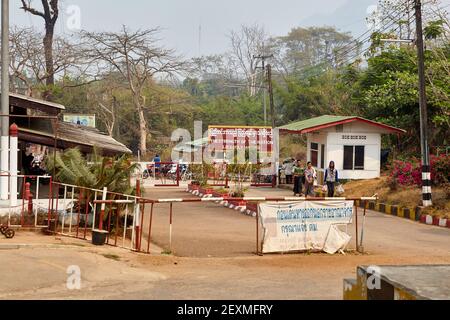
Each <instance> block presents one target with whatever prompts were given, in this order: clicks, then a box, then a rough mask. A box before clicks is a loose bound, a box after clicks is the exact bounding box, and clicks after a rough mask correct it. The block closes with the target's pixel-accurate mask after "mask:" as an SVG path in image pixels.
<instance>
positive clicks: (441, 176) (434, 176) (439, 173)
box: [430, 155, 450, 184]
mask: <svg viewBox="0 0 450 320" xmlns="http://www.w3.org/2000/svg"><path fill="white" fill-rule="evenodd" d="M430 163H431V180H432V181H433V182H434V183H435V184H444V183H447V182H450V155H448V156H447V155H441V156H431V159H430Z"/></svg>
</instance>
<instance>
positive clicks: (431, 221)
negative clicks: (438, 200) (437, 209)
mask: <svg viewBox="0 0 450 320" xmlns="http://www.w3.org/2000/svg"><path fill="white" fill-rule="evenodd" d="M420 222H422V223H425V224H428V225H433V226H438V227H444V228H450V219H443V218H438V217H433V216H431V215H429V214H427V215H423V216H422V218H421V219H420Z"/></svg>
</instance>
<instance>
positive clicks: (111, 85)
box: [11, 1, 450, 154]
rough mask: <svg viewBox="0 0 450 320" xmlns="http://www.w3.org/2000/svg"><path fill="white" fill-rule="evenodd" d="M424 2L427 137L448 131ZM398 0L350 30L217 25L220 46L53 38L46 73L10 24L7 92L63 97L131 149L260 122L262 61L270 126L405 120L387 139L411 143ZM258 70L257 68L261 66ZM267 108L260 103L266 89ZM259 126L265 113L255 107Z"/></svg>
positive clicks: (433, 16) (413, 59) (138, 35)
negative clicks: (223, 28)
mask: <svg viewBox="0 0 450 320" xmlns="http://www.w3.org/2000/svg"><path fill="white" fill-rule="evenodd" d="M431 2H432V3H431V4H429V5H427V6H426V7H424V20H425V21H424V24H425V28H424V33H425V37H426V39H425V40H426V69H427V72H426V80H427V95H428V112H429V115H428V117H429V125H430V145H432V146H446V145H448V144H449V141H448V139H449V138H448V134H449V133H450V98H449V96H450V83H449V82H450V41H449V39H450V38H449V36H450V24H449V19H448V14H447V12H446V11H445V9H443V8H442V7H441V6H440V3H439V1H431ZM404 6H405V4H404V1H389V2H388V1H380V8H381V9H380V10H379V12H378V13H377V15H376V16H373V17H369V22H370V20H371V19H373V23H374V26H375V27H373V28H372V29H370V30H368V31H367V32H365V33H364V34H361V35H351V34H349V33H346V32H343V31H341V30H337V29H335V28H334V27H328V26H317V27H308V28H303V27H293V28H292V29H291V31H290V32H289V33H288V34H285V35H279V36H274V35H271V34H270V30H265V29H264V28H263V27H262V26H261V25H257V24H254V25H245V26H242V27H241V28H240V29H238V30H234V31H231V32H230V34H229V50H228V51H227V52H224V53H222V54H217V55H213V56H201V57H197V58H194V59H189V60H186V59H184V58H183V57H180V56H179V55H178V54H177V52H176V50H169V49H166V48H163V47H162V46H161V45H160V44H159V42H158V37H159V36H160V35H159V29H158V28H156V27H155V28H154V29H147V30H130V29H128V28H126V27H124V28H123V29H122V30H121V31H120V32H116V33H106V32H104V33H101V32H98V33H88V32H80V34H79V35H77V37H74V38H76V40H73V39H66V38H61V37H57V36H55V38H54V44H53V48H52V50H53V59H54V61H53V62H54V68H53V71H52V72H53V75H54V77H55V82H54V84H52V83H50V84H49V83H48V81H47V80H48V70H46V69H45V67H44V64H43V63H42V61H44V60H45V57H44V48H43V44H42V42H41V41H39V40H38V39H40V38H43V37H44V35H42V34H39V33H38V32H37V31H35V30H33V29H21V28H18V27H14V28H12V30H11V48H12V49H11V50H12V53H11V55H12V62H11V74H12V76H13V81H12V88H11V89H12V90H13V91H16V92H21V93H26V94H29V95H33V96H36V97H39V96H40V97H44V98H46V99H49V100H54V101H57V102H59V103H62V104H64V105H65V106H66V107H67V110H66V111H67V112H72V113H88V114H92V113H95V114H96V115H97V119H98V126H99V128H100V129H102V130H103V131H105V132H107V133H108V134H110V135H112V136H113V137H115V138H116V139H117V140H119V141H121V142H123V143H125V144H127V145H128V146H129V147H130V148H131V149H133V150H134V151H136V152H137V150H139V149H140V150H141V153H142V154H145V153H146V151H150V153H151V154H153V153H155V152H159V153H161V152H164V151H165V150H168V147H169V146H170V136H171V133H172V131H173V130H174V129H176V128H185V129H188V130H190V131H192V130H193V125H194V121H195V120H201V121H203V128H204V130H206V128H207V126H208V125H210V124H223V125H263V124H264V112H263V100H264V99H263V95H264V88H265V87H267V77H266V73H265V72H263V69H262V63H261V62H262V61H261V56H270V57H268V58H267V59H265V65H266V66H267V64H270V65H271V66H272V70H273V86H274V102H275V122H276V124H277V125H282V124H286V123H289V122H291V121H295V120H299V119H306V118H310V117H314V116H319V115H324V114H336V115H359V116H362V117H365V118H368V119H373V120H377V121H381V122H384V123H387V124H390V125H393V126H396V127H400V128H403V129H405V130H407V131H408V132H407V134H406V135H405V136H403V137H402V138H401V139H400V141H399V142H397V141H396V139H393V140H392V141H389V140H388V141H385V144H386V145H387V146H389V145H390V144H395V145H396V147H399V148H400V150H401V151H403V152H407V153H410V154H415V153H419V151H420V150H419V146H420V144H419V127H420V126H419V106H418V76H417V51H416V47H415V46H414V44H411V43H401V44H400V43H387V42H383V41H381V39H386V38H389V39H413V38H414V37H415V29H414V28H415V20H414V15H413V14H412V11H413V10H412V8H410V7H409V8H405V7H404ZM264 71H266V70H264ZM266 101H267V110H269V99H268V97H267V98H266ZM267 118H268V120H267V123H268V124H270V123H271V120H270V114H269V112H268V115H267Z"/></svg>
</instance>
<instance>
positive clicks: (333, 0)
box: [10, 0, 450, 57]
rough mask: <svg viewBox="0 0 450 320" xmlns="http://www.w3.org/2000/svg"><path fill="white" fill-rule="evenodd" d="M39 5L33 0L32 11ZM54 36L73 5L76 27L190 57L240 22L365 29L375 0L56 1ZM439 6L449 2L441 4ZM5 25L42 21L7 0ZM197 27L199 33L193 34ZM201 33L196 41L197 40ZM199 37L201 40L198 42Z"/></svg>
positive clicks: (278, 27)
mask: <svg viewBox="0 0 450 320" xmlns="http://www.w3.org/2000/svg"><path fill="white" fill-rule="evenodd" d="M40 2H41V1H38V0H33V1H32V4H33V5H34V6H36V8H39V9H40V8H41V4H40ZM60 2H61V6H62V10H61V12H62V14H61V15H60V20H59V22H58V26H57V32H58V33H60V34H61V33H68V32H70V30H69V29H68V27H67V24H68V22H70V21H73V19H72V18H73V17H74V11H72V12H70V13H67V12H66V10H68V9H70V8H73V7H71V6H73V5H75V6H78V8H79V9H80V10H79V11H80V22H81V28H82V29H85V30H90V31H93V30H96V31H117V30H118V29H120V28H121V26H122V25H127V26H128V27H130V28H133V29H137V28H141V29H145V28H152V27H155V26H160V27H161V28H162V32H161V36H160V38H161V39H163V40H162V43H163V44H164V45H165V46H166V47H169V48H174V49H177V50H178V52H179V53H181V54H183V55H185V56H187V57H190V56H197V55H199V54H212V53H220V52H223V51H225V50H226V49H227V47H228V44H229V42H228V38H227V34H228V33H229V31H230V30H233V29H237V28H239V26H240V25H242V24H254V23H258V24H260V25H263V26H264V27H265V29H266V30H267V32H268V33H269V34H271V35H285V34H286V33H287V32H289V30H290V29H291V28H293V27H296V26H311V25H315V26H323V25H330V26H335V27H337V28H338V29H340V30H342V31H351V32H352V33H353V35H355V36H358V35H359V34H361V33H363V32H365V31H366V30H367V27H366V23H365V17H366V16H367V9H368V8H369V7H370V6H372V5H375V4H376V3H377V0H275V1H274V0H60ZM443 3H444V4H448V3H450V0H443ZM10 6H11V18H10V19H11V25H14V24H16V25H21V26H34V27H38V28H42V26H43V20H42V18H38V17H32V16H31V15H30V14H28V13H25V12H23V10H20V9H19V7H20V0H10ZM200 26H201V33H200V31H199V29H200ZM199 34H201V37H199ZM199 39H201V41H199Z"/></svg>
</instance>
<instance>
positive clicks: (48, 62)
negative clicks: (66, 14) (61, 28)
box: [44, 23, 55, 100]
mask: <svg viewBox="0 0 450 320" xmlns="http://www.w3.org/2000/svg"><path fill="white" fill-rule="evenodd" d="M54 29H55V25H54V24H51V23H46V24H45V37H44V54H45V69H46V73H47V74H46V75H47V78H46V82H45V83H46V85H47V90H46V92H45V93H44V99H46V100H51V93H50V90H51V87H53V85H54V84H55V70H54V67H53V34H54Z"/></svg>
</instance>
